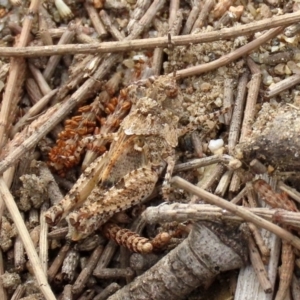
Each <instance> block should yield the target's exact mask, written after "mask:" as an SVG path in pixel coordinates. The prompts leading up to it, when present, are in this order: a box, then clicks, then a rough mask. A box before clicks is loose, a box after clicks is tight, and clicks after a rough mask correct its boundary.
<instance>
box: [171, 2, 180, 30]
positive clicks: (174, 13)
mask: <svg viewBox="0 0 300 300" xmlns="http://www.w3.org/2000/svg"><path fill="white" fill-rule="evenodd" d="M179 4H180V1H179V0H171V1H170V6H169V30H170V29H171V28H172V26H173V24H174V22H175V20H176V17H177V12H178V10H179Z"/></svg>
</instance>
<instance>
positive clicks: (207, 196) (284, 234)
mask: <svg viewBox="0 0 300 300" xmlns="http://www.w3.org/2000/svg"><path fill="white" fill-rule="evenodd" d="M171 182H172V183H173V184H175V185H176V186H178V187H180V188H182V189H184V190H186V191H188V192H191V193H194V194H195V195H197V196H198V197H200V198H202V199H203V200H205V201H206V202H208V203H210V204H213V205H217V206H219V207H222V208H223V209H227V210H228V211H230V212H232V213H234V214H235V215H237V216H239V217H241V218H243V219H244V220H245V221H248V222H252V223H254V224H255V225H257V226H259V227H262V228H265V229H266V230H268V231H271V232H273V233H275V234H276V235H278V236H279V237H280V238H282V239H284V240H285V241H287V242H288V243H290V244H292V245H293V246H294V247H295V248H297V249H299V250H300V239H299V238H298V237H296V236H294V235H293V234H291V233H290V232H288V231H286V230H284V229H282V228H281V227H279V226H277V225H275V224H272V223H271V222H268V221H266V220H264V219H263V218H261V217H258V216H256V215H255V214H253V213H251V212H250V211H249V210H246V209H245V208H243V207H241V206H237V205H234V204H232V203H231V202H228V201H226V200H224V199H222V198H220V197H218V196H216V195H213V194H211V193H208V192H207V191H205V190H203V189H201V188H198V187H197V186H195V185H193V184H191V183H189V182H188V181H186V180H184V179H182V178H180V177H178V176H175V177H173V178H172V180H171Z"/></svg>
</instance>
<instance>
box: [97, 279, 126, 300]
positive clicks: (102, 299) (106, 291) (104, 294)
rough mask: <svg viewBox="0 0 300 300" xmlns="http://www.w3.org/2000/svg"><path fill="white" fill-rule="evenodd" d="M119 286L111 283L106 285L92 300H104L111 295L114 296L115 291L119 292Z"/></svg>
mask: <svg viewBox="0 0 300 300" xmlns="http://www.w3.org/2000/svg"><path fill="white" fill-rule="evenodd" d="M120 288H121V286H119V285H118V284H117V283H115V282H113V283H111V284H110V285H108V286H107V287H106V288H105V289H104V290H103V291H102V292H101V293H100V294H98V295H97V296H96V297H95V298H94V299H93V300H106V299H108V297H109V296H110V295H112V294H114V293H115V292H116V291H117V290H119V289H120Z"/></svg>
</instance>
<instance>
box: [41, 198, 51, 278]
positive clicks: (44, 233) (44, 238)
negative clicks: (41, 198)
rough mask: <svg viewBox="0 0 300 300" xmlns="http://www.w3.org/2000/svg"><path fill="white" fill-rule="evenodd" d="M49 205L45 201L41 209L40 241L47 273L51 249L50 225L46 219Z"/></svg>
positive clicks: (42, 259)
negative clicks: (49, 240)
mask: <svg viewBox="0 0 300 300" xmlns="http://www.w3.org/2000/svg"><path fill="white" fill-rule="evenodd" d="M48 207H49V205H48V204H47V203H44V204H43V205H42V207H41V210H40V227H41V230H40V242H39V257H40V260H41V264H42V268H43V270H44V273H45V274H47V271H48V250H49V243H48V230H49V226H48V224H47V223H46V219H45V216H44V214H45V212H46V210H47V209H48Z"/></svg>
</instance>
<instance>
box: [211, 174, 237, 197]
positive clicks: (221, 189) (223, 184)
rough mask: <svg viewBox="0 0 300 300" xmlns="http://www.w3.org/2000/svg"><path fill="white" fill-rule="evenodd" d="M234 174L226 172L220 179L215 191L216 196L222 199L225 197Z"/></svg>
mask: <svg viewBox="0 0 300 300" xmlns="http://www.w3.org/2000/svg"><path fill="white" fill-rule="evenodd" d="M232 174H233V171H230V170H228V171H226V172H225V173H224V174H223V176H222V178H221V179H220V181H219V183H218V186H217V188H216V190H215V194H216V195H219V196H221V197H223V196H224V195H225V193H226V191H227V188H228V186H229V183H230V180H231V176H232Z"/></svg>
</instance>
